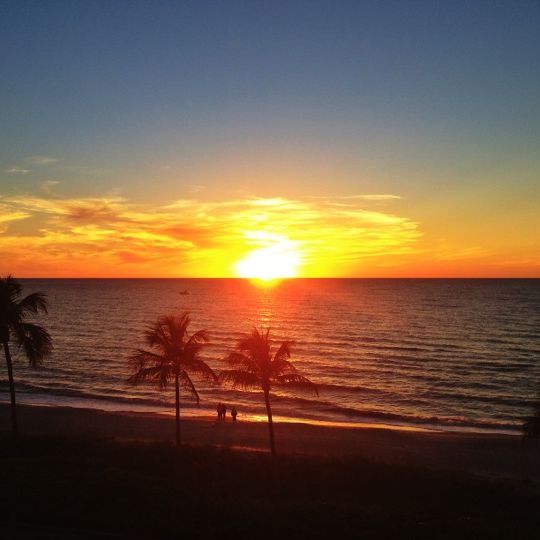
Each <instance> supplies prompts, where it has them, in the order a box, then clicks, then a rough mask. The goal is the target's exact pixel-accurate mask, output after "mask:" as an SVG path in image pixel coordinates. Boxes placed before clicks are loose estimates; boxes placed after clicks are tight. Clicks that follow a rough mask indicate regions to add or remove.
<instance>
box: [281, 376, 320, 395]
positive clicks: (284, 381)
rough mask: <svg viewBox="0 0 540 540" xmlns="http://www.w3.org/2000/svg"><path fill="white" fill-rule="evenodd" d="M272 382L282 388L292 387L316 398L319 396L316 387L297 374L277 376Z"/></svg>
mask: <svg viewBox="0 0 540 540" xmlns="http://www.w3.org/2000/svg"><path fill="white" fill-rule="evenodd" d="M274 380H275V381H276V382H277V383H278V384H281V385H283V386H292V387H294V388H297V389H298V390H304V391H309V392H313V393H315V395H316V396H317V397H318V396H319V391H318V390H317V387H316V386H315V385H314V384H313V383H312V382H311V381H310V380H309V379H308V378H307V377H304V376H302V375H299V374H298V373H289V374H285V375H278V376H276V377H275V378H274Z"/></svg>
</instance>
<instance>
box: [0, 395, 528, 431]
mask: <svg viewBox="0 0 540 540" xmlns="http://www.w3.org/2000/svg"><path fill="white" fill-rule="evenodd" d="M28 397H30V398H31V399H26V398H28ZM17 404H18V405H21V406H29V407H50V408H68V409H90V410H95V411H101V412H105V413H111V414H131V413H134V414H142V415H145V414H150V415H157V416H163V417H170V416H174V410H173V409H172V408H165V407H158V406H155V407H152V406H147V405H139V404H137V403H135V404H133V405H127V404H126V403H117V404H115V403H112V402H110V401H102V400H100V399H88V398H67V399H64V400H59V399H58V397H57V396H55V397H54V398H51V397H50V396H47V395H46V394H43V395H30V394H25V393H22V394H21V393H19V394H18V396H17ZM4 405H9V401H8V400H7V399H6V398H5V397H4V399H0V406H4ZM181 414H182V416H183V418H185V419H189V420H198V419H202V418H210V419H215V411H214V410H213V409H212V408H211V407H200V408H199V407H190V406H187V407H183V408H182V412H181ZM273 417H274V423H275V424H278V423H280V424H281V423H284V424H305V425H313V426H323V427H337V428H344V429H345V428H350V429H371V428H373V429H387V430H392V431H411V432H422V433H450V434H456V435H461V434H463V435H465V434H472V435H478V436H484V435H495V436H498V435H507V436H510V437H519V438H520V437H521V436H522V431H521V429H520V427H518V426H516V427H514V428H511V427H508V426H501V427H496V426H489V425H487V424H486V426H483V425H474V424H472V425H471V424H465V425H460V424H437V423H436V422H419V423H416V424H415V423H405V422H400V421H399V420H396V421H394V422H392V421H391V420H388V421H384V420H383V421H379V420H376V419H369V418H367V419H365V420H359V421H354V420H330V419H324V418H322V419H321V418H312V417H310V416H305V417H294V416H282V415H280V414H279V413H278V414H274V415H273ZM240 420H241V421H243V422H255V423H258V422H266V415H265V414H263V413H261V414H256V413H254V412H246V411H242V412H241V417H240Z"/></svg>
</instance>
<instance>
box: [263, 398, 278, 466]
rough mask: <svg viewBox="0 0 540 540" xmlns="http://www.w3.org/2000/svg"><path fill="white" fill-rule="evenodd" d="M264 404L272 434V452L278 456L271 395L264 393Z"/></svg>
mask: <svg viewBox="0 0 540 540" xmlns="http://www.w3.org/2000/svg"><path fill="white" fill-rule="evenodd" d="M264 402H265V403H266V414H267V415H268V431H269V433H270V452H272V455H273V456H275V455H276V443H275V442H274V423H273V422H272V407H270V393H269V391H268V390H265V391H264Z"/></svg>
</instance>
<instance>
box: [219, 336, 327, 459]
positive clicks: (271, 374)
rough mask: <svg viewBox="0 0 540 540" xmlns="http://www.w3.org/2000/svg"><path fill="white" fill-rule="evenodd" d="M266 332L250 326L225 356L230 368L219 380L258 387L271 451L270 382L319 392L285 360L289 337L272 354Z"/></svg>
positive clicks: (272, 431) (287, 353) (288, 356)
mask: <svg viewBox="0 0 540 540" xmlns="http://www.w3.org/2000/svg"><path fill="white" fill-rule="evenodd" d="M269 336H270V330H269V329H268V330H267V331H266V332H259V331H258V330H257V329H256V328H254V329H253V331H252V332H251V334H248V335H246V336H245V337H243V338H242V339H240V340H239V341H238V343H237V345H236V350H235V351H234V352H232V353H230V354H229V355H228V356H227V358H226V359H225V361H226V362H227V363H228V364H229V365H230V367H231V368H232V369H229V370H225V371H222V372H221V373H220V380H221V381H223V382H225V383H230V384H231V385H232V386H233V387H240V388H261V389H262V391H263V394H264V402H265V404H266V413H267V415H268V430H269V434H270V450H271V452H272V455H275V454H276V445H275V442H274V424H273V422H272V407H271V406H270V390H271V388H272V384H273V383H276V384H278V385H288V386H295V387H297V388H299V389H302V390H306V389H307V390H311V391H313V392H315V394H317V396H318V395H319V393H318V391H317V387H316V386H315V385H314V384H313V383H312V382H311V381H310V380H309V379H307V378H306V377H303V376H302V375H300V374H299V373H298V371H297V370H296V368H295V367H294V366H293V365H292V364H291V362H290V361H289V360H288V359H289V358H290V357H291V350H290V347H291V345H292V341H283V342H282V343H281V345H280V346H279V348H278V350H277V351H276V353H275V354H274V355H273V356H272V354H271V352H270V337H269Z"/></svg>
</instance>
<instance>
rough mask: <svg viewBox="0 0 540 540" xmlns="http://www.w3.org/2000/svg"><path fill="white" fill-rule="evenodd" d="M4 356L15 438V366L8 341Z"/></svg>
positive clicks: (5, 344) (12, 428)
mask: <svg viewBox="0 0 540 540" xmlns="http://www.w3.org/2000/svg"><path fill="white" fill-rule="evenodd" d="M3 345H4V354H5V356H6V364H7V371H8V379H9V394H10V397H11V432H12V433H13V436H15V437H16V436H17V411H16V410H15V407H16V403H15V381H14V380H13V365H12V363H11V353H10V352H9V345H8V343H7V341H4V343H3Z"/></svg>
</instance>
